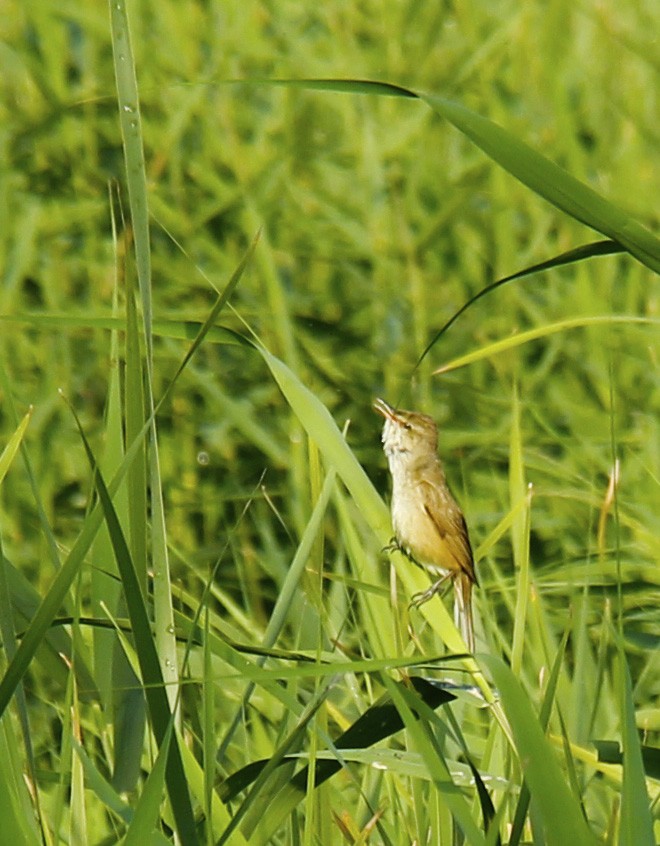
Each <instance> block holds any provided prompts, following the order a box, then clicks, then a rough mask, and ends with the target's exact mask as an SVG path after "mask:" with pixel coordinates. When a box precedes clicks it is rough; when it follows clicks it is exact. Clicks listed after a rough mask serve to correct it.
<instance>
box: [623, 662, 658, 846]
mask: <svg viewBox="0 0 660 846" xmlns="http://www.w3.org/2000/svg"><path fill="white" fill-rule="evenodd" d="M619 667H620V675H621V676H623V678H622V679H621V681H620V686H621V698H622V712H623V721H622V736H623V786H622V791H621V822H620V831H619V843H620V846H643V844H648V846H653V844H654V843H655V837H654V836H653V818H652V816H651V808H650V805H649V796H648V791H647V787H646V780H645V777H644V762H643V760H642V752H641V748H640V743H639V735H638V732H637V725H636V723H635V704H634V702H633V697H632V683H631V681H630V670H629V669H628V662H627V661H626V657H625V654H624V651H623V647H622V646H621V645H620V646H619Z"/></svg>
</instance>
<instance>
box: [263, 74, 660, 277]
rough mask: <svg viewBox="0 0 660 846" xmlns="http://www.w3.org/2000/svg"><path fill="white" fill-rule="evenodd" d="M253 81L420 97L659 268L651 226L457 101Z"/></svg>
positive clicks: (543, 192) (401, 91) (536, 187)
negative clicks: (644, 223)
mask: <svg viewBox="0 0 660 846" xmlns="http://www.w3.org/2000/svg"><path fill="white" fill-rule="evenodd" d="M253 82H256V83H260V84H271V85H283V86H287V87H293V88H305V89H312V90H321V91H337V92H343V93H347V94H378V95H381V96H382V95H385V96H390V97H406V98H415V99H419V100H422V101H423V102H424V103H426V104H427V105H428V106H429V107H430V108H431V109H433V111H434V112H436V113H437V114H439V115H440V116H441V117H443V118H445V120H448V121H449V122H450V123H451V124H453V125H454V126H455V127H456V129H458V130H459V131H460V132H462V133H463V134H464V135H466V136H467V137H468V138H469V139H470V140H471V141H473V142H474V143H475V144H476V145H477V146H478V147H479V148H480V149H481V150H483V152H484V153H486V155H487V156H489V157H490V158H491V159H493V161H495V162H497V163H498V164H499V165H500V166H501V167H503V168H504V169H505V170H507V171H508V172H509V173H510V174H511V175H512V176H514V177H515V178H516V179H518V180H519V181H520V182H522V183H523V185H526V186H527V187H528V188H531V190H532V191H534V193H536V194H538V195H539V196H540V197H543V198H544V199H546V200H547V201H548V202H550V203H552V205H554V206H555V207H556V208H558V209H560V210H561V211H563V212H565V213H566V214H568V215H569V216H570V217H572V218H574V219H575V220H578V221H580V222H581V223H584V224H586V225H587V226H590V227H591V228H592V229H595V230H596V231H597V232H600V233H601V234H602V235H604V236H605V237H606V238H610V239H611V240H612V241H616V242H618V243H619V244H621V245H622V246H623V247H625V249H626V250H627V251H628V252H629V253H630V254H631V255H633V256H635V258H636V259H638V260H639V261H640V262H642V264H645V265H646V266H647V267H649V268H651V270H654V271H655V272H656V273H660V239H659V238H657V237H656V236H655V235H654V234H653V233H652V232H650V231H649V230H648V229H646V227H644V226H643V225H642V224H641V223H639V222H638V221H637V220H636V219H635V218H633V217H631V216H630V215H629V214H627V213H626V212H625V211H623V210H622V209H620V208H619V207H618V206H615V205H614V204H613V203H610V202H609V201H608V200H606V199H605V198H604V197H601V196H600V194H598V193H597V192H596V191H594V190H593V188H590V187H589V186H588V185H585V184H584V183H583V182H580V180H579V179H576V178H575V177H574V176H572V174H570V173H568V171H566V170H564V169H563V168H561V167H559V165H557V164H555V163H554V162H552V161H550V159H547V158H546V157H545V156H542V155H541V154H540V153H538V152H536V150H534V149H533V148H532V147H530V146H529V145H528V144H526V143H525V142H524V141H521V140H520V139H519V138H517V137H516V136H515V135H513V134H512V133H511V132H508V131H507V130H505V129H503V128H502V127H501V126H498V124H496V123H494V122H493V121H491V120H489V119H488V118H485V117H483V116H482V115H479V114H477V113H476V112H472V111H470V109H467V108H466V107H465V106H463V105H461V104H460V103H455V102H453V101H452V100H448V99H446V98H445V97H441V96H439V95H437V94H427V93H422V92H416V91H412V90H410V89H407V88H403V87H402V86H398V85H390V84H388V83H383V82H372V81H369V80H362V79H299V80H292V79H286V80H263V79H262V80H254V81H253Z"/></svg>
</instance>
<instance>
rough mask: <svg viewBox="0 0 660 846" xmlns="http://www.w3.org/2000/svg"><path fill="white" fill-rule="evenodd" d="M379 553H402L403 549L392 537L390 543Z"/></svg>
mask: <svg viewBox="0 0 660 846" xmlns="http://www.w3.org/2000/svg"><path fill="white" fill-rule="evenodd" d="M381 552H388V553H389V552H403V549H402V547H401V545H400V544H399V541H398V540H397V539H396V537H393V538H390V542H389V543H388V544H387V545H386V546H384V547H383V548H382V549H381Z"/></svg>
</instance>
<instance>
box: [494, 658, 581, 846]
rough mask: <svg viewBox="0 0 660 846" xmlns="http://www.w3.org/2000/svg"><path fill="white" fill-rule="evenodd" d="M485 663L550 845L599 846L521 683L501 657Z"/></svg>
mask: <svg viewBox="0 0 660 846" xmlns="http://www.w3.org/2000/svg"><path fill="white" fill-rule="evenodd" d="M482 661H483V663H484V664H485V665H486V666H487V667H488V668H489V669H490V672H491V674H492V676H493V681H494V682H495V685H496V686H497V688H498V690H499V692H500V695H501V697H502V704H503V706H504V711H505V713H506V715H507V717H508V720H509V724H510V725H511V731H512V733H513V737H514V740H515V745H516V749H517V751H518V759H519V761H520V765H521V767H522V769H523V773H524V775H525V782H526V784H527V785H528V786H529V791H530V794H531V798H532V801H533V802H534V804H535V807H536V808H537V809H538V812H539V815H540V818H541V820H542V822H543V826H544V832H545V837H546V842H547V843H548V844H549V846H566V844H568V843H570V844H573V843H576V844H577V843H579V844H580V846H588V845H589V844H595V843H596V842H597V841H596V837H595V836H594V834H593V832H592V831H591V830H590V828H589V826H588V825H587V823H586V822H585V819H584V816H583V814H582V808H581V807H580V801H579V797H577V796H574V795H573V794H572V793H571V792H570V790H569V787H568V783H567V779H566V777H565V775H564V773H562V771H561V768H560V766H559V762H558V760H557V753H556V751H555V750H554V749H553V748H552V746H551V745H550V743H549V742H548V740H547V739H546V737H545V734H544V731H543V727H542V725H541V723H540V722H539V718H538V717H537V716H536V714H535V713H534V711H533V710H532V706H531V704H530V701H529V699H528V697H527V695H526V694H525V692H524V691H523V689H522V687H521V685H520V682H519V681H518V680H517V679H516V678H515V676H514V675H513V673H512V672H511V670H510V669H509V667H507V666H506V664H505V663H504V662H503V661H501V660H500V659H499V658H495V657H493V656H492V655H487V656H486V655H484V656H482Z"/></svg>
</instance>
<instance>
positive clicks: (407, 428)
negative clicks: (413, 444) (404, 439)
mask: <svg viewBox="0 0 660 846" xmlns="http://www.w3.org/2000/svg"><path fill="white" fill-rule="evenodd" d="M403 428H404V429H405V430H406V431H407V432H409V431H410V430H411V429H412V426H411V425H410V423H404V424H403Z"/></svg>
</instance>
